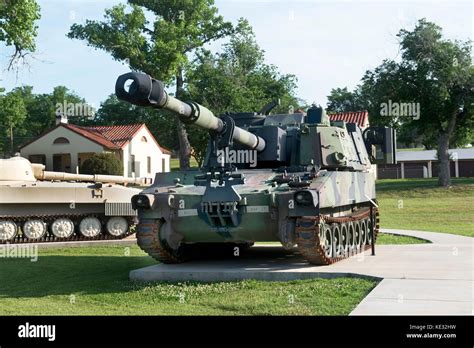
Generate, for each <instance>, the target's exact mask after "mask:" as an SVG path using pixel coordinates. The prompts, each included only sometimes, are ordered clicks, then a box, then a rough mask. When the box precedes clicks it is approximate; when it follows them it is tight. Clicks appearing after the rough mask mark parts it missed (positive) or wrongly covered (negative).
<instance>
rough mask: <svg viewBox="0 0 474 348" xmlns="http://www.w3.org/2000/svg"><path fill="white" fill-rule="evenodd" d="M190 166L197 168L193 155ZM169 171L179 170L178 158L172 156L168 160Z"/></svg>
mask: <svg viewBox="0 0 474 348" xmlns="http://www.w3.org/2000/svg"><path fill="white" fill-rule="evenodd" d="M190 162H191V168H198V163H197V161H196V159H195V158H194V157H191V161H190ZM170 169H171V171H174V170H179V158H172V159H171V160H170Z"/></svg>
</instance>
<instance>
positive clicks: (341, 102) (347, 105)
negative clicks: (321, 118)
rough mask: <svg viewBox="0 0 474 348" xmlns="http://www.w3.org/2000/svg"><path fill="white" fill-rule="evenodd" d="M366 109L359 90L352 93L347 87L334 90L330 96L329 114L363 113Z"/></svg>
mask: <svg viewBox="0 0 474 348" xmlns="http://www.w3.org/2000/svg"><path fill="white" fill-rule="evenodd" d="M366 108H367V106H366V104H365V101H364V100H362V97H361V96H360V94H359V91H358V89H356V90H354V91H353V92H350V91H348V90H347V87H344V88H333V89H331V92H330V94H329V95H328V104H327V112H329V113H338V112H350V111H363V110H365V109H366Z"/></svg>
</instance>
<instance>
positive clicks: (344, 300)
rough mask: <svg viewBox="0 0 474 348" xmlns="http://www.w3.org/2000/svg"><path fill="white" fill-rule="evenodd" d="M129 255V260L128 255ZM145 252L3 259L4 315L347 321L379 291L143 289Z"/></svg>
mask: <svg viewBox="0 0 474 348" xmlns="http://www.w3.org/2000/svg"><path fill="white" fill-rule="evenodd" d="M127 255H128V256H127ZM154 263H155V262H154V261H153V260H152V259H151V258H150V257H148V256H146V255H145V254H144V253H143V252H142V251H140V250H139V249H138V247H135V246H133V247H129V248H124V247H88V248H70V249H43V250H40V254H39V257H38V261H37V262H31V261H30V260H29V259H1V260H0V274H1V276H0V278H1V279H2V282H0V315H99V314H104V315H109V314H110V315H113V314H116V315H119V314H123V315H156V314H157V315H192V314H193V315H211V314H215V315H246V314H247V315H269V314H271V315H347V314H348V313H350V312H351V310H352V309H353V308H355V306H356V305H357V304H358V303H359V302H360V301H361V300H362V299H363V298H364V297H365V296H366V295H367V294H368V293H369V292H370V291H371V290H372V289H373V288H374V287H375V285H376V281H373V280H367V279H362V278H338V279H314V280H300V281H291V282H264V281H254V280H246V281H238V282H218V283H212V284H210V283H197V282H193V283H174V284H172V283H138V282H130V281H129V280H128V272H129V271H130V270H132V269H136V268H140V267H144V266H148V265H151V264H154Z"/></svg>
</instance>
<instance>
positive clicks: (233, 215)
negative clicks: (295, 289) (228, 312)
mask: <svg viewBox="0 0 474 348" xmlns="http://www.w3.org/2000/svg"><path fill="white" fill-rule="evenodd" d="M127 81H131V84H130V86H129V88H128V90H126V88H125V84H126V82H127ZM116 93H117V96H118V98H120V99H122V100H126V101H128V102H131V103H133V104H135V105H142V106H153V107H156V108H163V109H166V110H169V111H171V112H173V113H174V114H176V115H178V117H179V119H180V120H181V121H182V122H184V123H187V124H195V125H197V126H200V127H202V128H205V129H208V130H209V134H210V141H209V146H208V152H207V156H206V161H205V162H204V165H203V166H202V168H201V171H200V172H199V171H196V172H195V173H194V174H195V175H193V173H192V172H188V171H177V172H171V173H157V174H156V177H155V181H154V184H153V185H152V186H151V187H149V188H148V189H146V190H144V191H143V192H142V193H141V194H139V195H137V196H134V197H133V198H132V206H133V207H134V208H135V209H137V211H138V219H139V224H138V228H137V241H138V244H139V246H140V247H141V248H142V249H143V250H144V251H145V252H147V253H148V254H149V255H150V256H152V257H154V258H156V259H158V260H159V261H161V262H168V263H175V262H182V261H184V260H185V259H187V258H188V257H189V256H190V255H193V254H194V253H193V252H191V250H192V249H194V248H199V247H201V246H202V245H203V244H209V243H211V244H214V245H220V246H225V245H231V246H233V247H234V246H236V245H237V246H239V247H244V246H250V245H252V244H253V243H254V242H256V241H279V242H281V243H282V245H284V246H285V247H294V246H296V247H297V249H298V251H299V252H300V253H301V254H303V256H304V257H305V258H306V259H307V260H308V261H309V262H311V263H313V264H331V263H333V262H336V261H338V260H340V259H343V258H345V257H349V256H351V255H353V254H355V253H359V252H361V251H363V250H365V249H367V248H369V247H370V246H371V245H372V246H373V243H374V242H375V238H376V236H377V230H378V206H377V205H376V195H375V173H374V168H373V166H372V164H375V163H393V162H394V161H395V156H394V154H395V134H394V132H393V130H392V129H390V128H386V127H369V128H365V129H362V128H361V127H360V125H361V126H362V125H365V122H361V123H360V125H359V124H357V123H353V122H345V121H331V120H330V118H329V117H328V116H327V115H326V113H325V111H324V109H323V108H321V107H318V106H313V107H310V108H309V109H308V110H307V112H306V113H289V114H277V115H269V111H270V110H271V108H272V107H274V106H275V103H271V104H269V105H268V106H266V107H264V108H262V109H261V110H260V112H236V113H226V114H225V115H221V116H220V117H215V116H214V115H213V114H212V112H211V111H209V110H208V109H206V108H205V107H203V106H201V105H198V104H196V103H194V102H189V103H184V102H182V101H180V100H178V99H176V98H174V97H172V96H169V95H168V94H167V93H166V91H165V90H164V86H163V83H161V82H160V81H157V80H154V79H153V78H151V77H150V76H148V75H144V74H139V73H129V74H125V75H122V76H120V77H119V78H118V80H117V84H116ZM376 148H378V150H379V151H375V150H376ZM230 250H235V249H233V248H230Z"/></svg>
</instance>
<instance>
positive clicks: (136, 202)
mask: <svg viewBox="0 0 474 348" xmlns="http://www.w3.org/2000/svg"><path fill="white" fill-rule="evenodd" d="M150 207H151V206H150V200H149V199H148V197H147V196H146V195H135V196H133V197H132V208H133V209H135V210H136V209H138V208H140V209H149V208H150Z"/></svg>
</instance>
